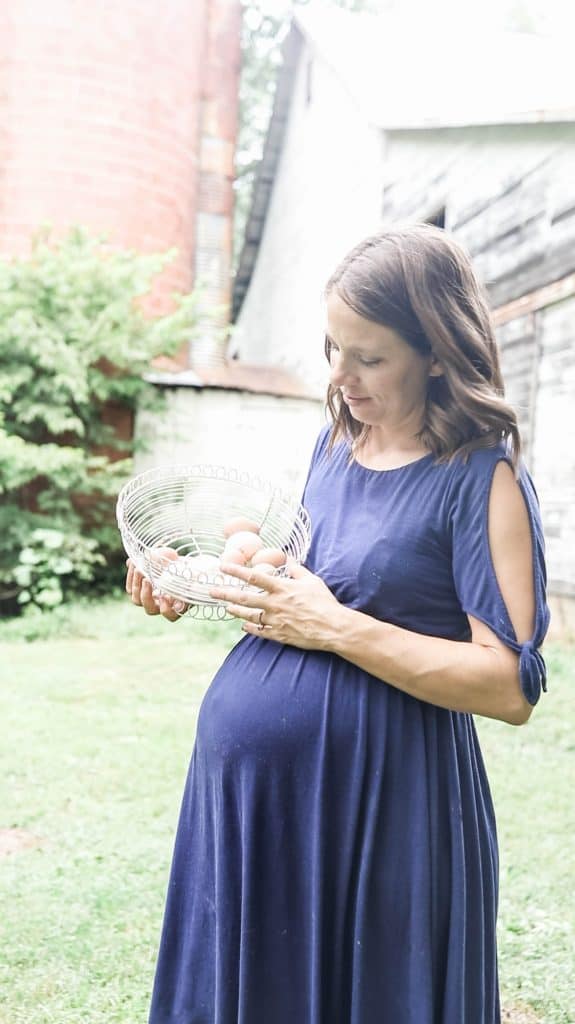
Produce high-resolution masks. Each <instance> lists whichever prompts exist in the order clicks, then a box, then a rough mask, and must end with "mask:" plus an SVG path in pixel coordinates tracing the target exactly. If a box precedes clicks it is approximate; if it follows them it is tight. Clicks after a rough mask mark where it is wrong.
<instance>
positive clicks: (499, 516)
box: [330, 462, 535, 725]
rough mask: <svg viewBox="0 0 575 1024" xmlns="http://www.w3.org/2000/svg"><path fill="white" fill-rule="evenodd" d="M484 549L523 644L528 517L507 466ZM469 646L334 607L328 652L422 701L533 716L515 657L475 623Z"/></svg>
mask: <svg viewBox="0 0 575 1024" xmlns="http://www.w3.org/2000/svg"><path fill="white" fill-rule="evenodd" d="M488 526H489V545H490V549H491V557H492V562H493V568H494V570H495V574H496V577H497V581H498V583H499V589H500V591H501V594H502V596H503V599H504V601H505V603H506V605H507V609H508V612H509V616H510V618H511V621H512V623H513V626H514V629H515V633H516V636H517V639H518V641H519V642H520V643H523V642H525V641H527V640H529V639H530V638H531V637H532V635H533V629H534V620H535V596H534V584H533V566H532V544H531V531H530V526H529V518H528V515H527V510H526V508H525V502H524V499H523V495H522V494H521V491H520V489H519V486H518V484H517V481H516V480H515V478H514V476H513V472H512V470H511V468H510V467H509V466H508V464H507V463H506V462H500V463H498V465H497V467H496V469H495V473H494V478H493V484H492V488H491V494H490V500H489V524H488ZM469 620H470V626H471V635H472V640H471V643H461V642H456V641H453V640H442V639H440V638H437V637H429V636H422V635H420V634H418V633H413V632H410V631H409V630H406V629H400V628H398V627H397V626H392V625H389V624H388V623H385V622H378V621H377V620H376V619H372V618H371V617H370V616H368V615H363V614H361V613H360V612H354V611H351V610H350V609H348V608H345V607H343V606H341V605H340V606H339V610H338V620H337V624H336V628H335V632H334V636H333V639H332V641H331V643H330V650H331V651H333V652H334V653H336V654H339V655H340V657H342V658H346V659H347V660H348V661H352V662H353V663H354V664H356V665H359V667H360V668H363V669H365V671H367V672H370V673H371V674H372V675H375V676H377V677H378V678H381V679H385V680H386V681H387V682H388V683H391V684H392V685H393V686H397V687H398V688H399V689H400V690H404V691H405V692H406V693H409V694H411V695H412V696H413V697H417V698H419V700H426V701H431V703H433V704H438V705H439V706H440V707H446V708H450V709H451V710H453V711H469V712H472V713H475V714H480V715H485V716H487V717H489V718H498V719H501V720H502V721H505V722H509V723H511V724H512V725H522V724H523V723H524V722H526V721H527V720H528V718H529V715H530V714H531V711H532V707H531V705H530V704H529V703H528V702H527V701H526V699H525V697H524V696H523V693H522V691H521V686H520V683H519V657H518V655H517V654H516V653H515V652H514V651H512V650H511V649H510V648H508V647H506V646H505V644H503V643H502V642H501V640H499V638H498V637H497V636H496V635H495V633H494V632H493V631H492V630H491V629H489V627H488V626H486V625H485V624H484V623H483V622H480V621H479V620H478V619H475V618H472V617H471V616H470V617H469Z"/></svg>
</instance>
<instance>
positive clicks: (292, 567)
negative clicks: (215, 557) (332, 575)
mask: <svg viewBox="0 0 575 1024" xmlns="http://www.w3.org/2000/svg"><path fill="white" fill-rule="evenodd" d="M287 571H288V575H287V576H270V575H269V574H268V573H265V572H261V571H260V570H258V569H246V568H244V567H243V566H239V565H222V572H225V573H226V575H229V576H236V577H237V578H238V579H239V580H242V582H244V583H247V584H249V585H250V586H251V587H257V589H258V591H260V592H259V593H256V592H255V591H253V590H247V589H240V588H239V587H235V586H233V587H210V595H211V596H212V597H215V598H217V599H218V600H220V601H223V602H225V605H226V609H227V611H228V612H230V614H231V615H235V616H236V618H238V619H243V620H244V623H243V627H242V628H243V629H244V631H245V632H246V633H252V634H253V636H260V637H263V638H265V639H266V640H276V641H277V642H278V643H280V644H291V645H292V646H293V647H301V648H303V649H305V650H314V649H315V650H328V649H329V646H330V643H331V640H332V638H333V636H334V632H335V630H336V626H335V620H336V619H337V611H338V609H339V608H341V605H340V604H339V602H338V601H337V599H336V598H335V597H334V596H333V594H332V593H331V590H329V588H328V587H327V586H326V584H325V583H324V582H323V580H322V579H321V578H320V577H319V576H315V575H314V573H312V572H310V571H309V569H304V568H303V566H301V565H298V563H297V562H294V561H289V562H288V565H287Z"/></svg>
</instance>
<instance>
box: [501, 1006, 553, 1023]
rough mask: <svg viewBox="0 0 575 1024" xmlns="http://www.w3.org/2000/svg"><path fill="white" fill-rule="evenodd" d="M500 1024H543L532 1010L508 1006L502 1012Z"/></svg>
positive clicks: (526, 1007) (525, 1007)
mask: <svg viewBox="0 0 575 1024" xmlns="http://www.w3.org/2000/svg"><path fill="white" fill-rule="evenodd" d="M501 1024H543V1022H542V1020H541V1017H538V1016H537V1014H536V1013H535V1011H534V1010H531V1009H530V1008H529V1007H528V1006H508V1007H507V1009H505V1010H503V1011H502V1014H501Z"/></svg>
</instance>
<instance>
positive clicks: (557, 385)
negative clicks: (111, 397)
mask: <svg viewBox="0 0 575 1024" xmlns="http://www.w3.org/2000/svg"><path fill="white" fill-rule="evenodd" d="M402 33H403V34H402ZM571 66H572V65H571V58H570V57H569V55H568V52H567V51H566V49H565V48H564V47H563V44H562V43H560V42H558V41H556V40H555V41H553V40H551V39H548V38H546V39H542V38H538V37H534V36H528V35H517V34H513V35H510V34H505V35H502V36H495V37H493V36H492V37H490V38H489V39H481V38H478V37H477V36H476V35H474V36H473V37H472V38H468V39H467V40H465V43H464V45H462V46H461V47H459V48H458V49H454V50H451V51H449V52H447V51H446V50H445V49H444V50H443V51H442V50H441V44H440V41H439V40H435V41H434V40H431V39H430V38H429V37H428V36H426V37H425V38H424V39H421V38H420V39H419V40H418V39H417V38H415V37H414V33H413V32H412V33H411V35H409V33H407V34H406V29H405V27H401V26H395V28H394V26H393V25H392V24H391V23H390V22H389V20H382V19H374V18H371V17H367V16H361V17H360V16H357V15H354V16H350V15H346V14H344V13H343V12H340V11H332V12H330V13H329V14H328V13H318V12H312V11H309V12H308V11H305V12H302V13H301V14H298V15H297V17H296V18H295V19H294V22H293V25H292V30H291V33H290V35H289V37H288V39H287V40H286V44H285V60H284V65H283V69H282V72H281V74H280V78H279V83H278V89H277V95H276V103H275V107H274V112H273V115H272V119H271V123H270V127H269V133H268V139H267V144H266V150H265V154H264V159H263V161H262V165H261V168H260V174H259V178H258V182H257V184H256V188H255V194H254V200H253V207H252V213H251V217H250V219H249V223H248V227H247V232H246V239H245V244H244V249H243V252H242V256H241V259H240V266H239V270H238V274H237V278H236V285H235V296H234V300H235V301H234V306H235V317H236V332H235V340H234V345H235V354H236V356H238V357H239V358H240V360H245V361H247V362H250V363H258V364H264V365H266V364H267V365H269V366H273V367H281V368H283V369H284V370H285V371H286V372H292V373H295V374H296V375H297V376H298V377H299V379H301V380H304V381H305V382H306V387H307V388H308V389H309V390H310V392H312V393H317V394H318V395H319V394H322V393H323V391H324V388H325V383H326V378H327V368H326V364H325V360H324V357H323V308H322V293H323V287H324V285H325V281H326V280H327V278H328V277H329V275H330V273H331V271H332V270H333V268H334V266H335V265H336V264H337V262H338V261H339V259H340V258H341V257H342V256H343V255H344V254H345V252H346V251H347V250H348V249H349V248H350V247H351V246H352V245H353V244H355V243H356V242H357V241H359V240H360V239H361V238H362V237H363V236H364V235H366V234H369V233H371V232H373V231H376V230H378V229H379V228H380V227H381V226H383V225H384V224H385V223H390V222H394V221H405V220H430V221H433V222H435V223H439V224H441V225H444V226H445V227H446V228H447V229H448V230H450V231H451V232H453V234H454V235H455V237H456V238H458V239H459V240H460V241H461V242H462V243H464V244H465V246H466V247H467V248H468V249H469V251H470V252H471V254H472V256H473V257H474V262H475V266H476V268H477V270H478V272H479V275H480V276H481V278H482V279H483V281H484V283H485V285H486V287H487V289H488V293H489V296H490V299H491V305H492V309H493V314H494V318H495V322H496V325H497V332H498V339H499V342H500V345H501V349H502V362H503V368H504V372H505V377H506V384H507V394H508V397H509V399H510V401H511V402H512V403H513V404H514V405H515V406H516V408H517V409H518V412H519V416H520V420H521V425H522V430H523V435H524V440H525V446H526V456H527V460H528V464H529V467H530V469H531V470H532V472H533V475H534V477H535V481H536V484H537V488H538V492H539V496H540V500H541V505H542V511H543V516H544V522H545V527H546V534H547V543H548V565H549V575H550V591H551V594H552V595H553V597H554V602H553V603H554V605H555V609H554V610H555V625H556V627H558V626H561V623H562V617H563V616H564V615H572V614H573V609H574V608H575V425H574V420H573V419H572V418H571V416H570V411H571V408H572V407H573V405H574V404H575V78H573V76H572V74H571V70H570V69H571Z"/></svg>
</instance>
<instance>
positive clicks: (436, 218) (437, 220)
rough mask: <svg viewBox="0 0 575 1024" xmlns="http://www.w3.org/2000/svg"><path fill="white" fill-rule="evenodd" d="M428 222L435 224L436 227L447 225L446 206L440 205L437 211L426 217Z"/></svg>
mask: <svg viewBox="0 0 575 1024" xmlns="http://www.w3.org/2000/svg"><path fill="white" fill-rule="evenodd" d="M425 220H426V222H427V223H428V224H435V227H436V228H444V227H445V206H440V207H439V209H438V210H436V211H435V213H432V214H431V215H430V216H429V217H426V218H425Z"/></svg>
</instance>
